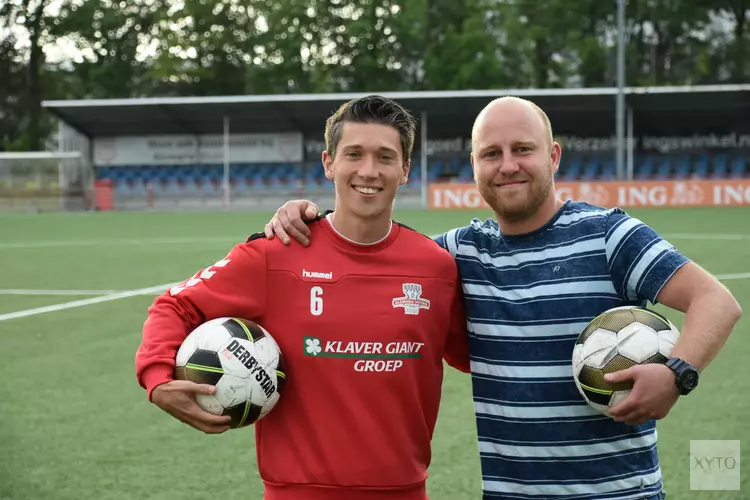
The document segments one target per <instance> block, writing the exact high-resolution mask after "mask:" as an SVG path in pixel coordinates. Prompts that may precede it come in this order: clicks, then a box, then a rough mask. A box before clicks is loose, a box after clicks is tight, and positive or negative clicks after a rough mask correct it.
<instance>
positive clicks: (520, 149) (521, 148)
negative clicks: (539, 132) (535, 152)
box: [518, 146, 531, 153]
mask: <svg viewBox="0 0 750 500" xmlns="http://www.w3.org/2000/svg"><path fill="white" fill-rule="evenodd" d="M518 151H520V152H521V153H528V152H529V151H531V148H530V147H528V146H521V147H520V148H518Z"/></svg>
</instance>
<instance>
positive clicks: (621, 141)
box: [615, 0, 625, 180]
mask: <svg viewBox="0 0 750 500" xmlns="http://www.w3.org/2000/svg"><path fill="white" fill-rule="evenodd" d="M616 120H617V122H616V124H615V125H616V130H617V158H616V162H617V178H618V179H619V180H623V179H624V178H625V161H624V156H625V155H624V153H625V0H617V118H616Z"/></svg>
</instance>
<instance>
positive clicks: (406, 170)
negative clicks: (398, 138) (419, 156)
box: [399, 160, 411, 186]
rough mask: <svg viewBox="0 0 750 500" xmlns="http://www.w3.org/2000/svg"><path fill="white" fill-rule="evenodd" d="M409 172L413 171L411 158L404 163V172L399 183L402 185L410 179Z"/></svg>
mask: <svg viewBox="0 0 750 500" xmlns="http://www.w3.org/2000/svg"><path fill="white" fill-rule="evenodd" d="M409 172H411V160H406V164H405V165H404V174H403V175H402V176H401V180H400V181H399V184H400V185H401V186H403V185H404V184H406V183H407V182H408V181H409Z"/></svg>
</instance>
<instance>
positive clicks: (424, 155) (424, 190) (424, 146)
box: [419, 111, 429, 208]
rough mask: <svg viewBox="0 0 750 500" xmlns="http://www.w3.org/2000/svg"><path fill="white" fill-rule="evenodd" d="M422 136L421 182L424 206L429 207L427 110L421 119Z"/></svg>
mask: <svg viewBox="0 0 750 500" xmlns="http://www.w3.org/2000/svg"><path fill="white" fill-rule="evenodd" d="M420 122H421V123H420V126H419V129H420V138H419V144H420V147H419V149H420V153H421V155H420V156H421V163H422V165H421V166H422V177H421V184H422V208H428V199H427V198H428V195H429V193H428V187H427V111H422V116H421V119H420Z"/></svg>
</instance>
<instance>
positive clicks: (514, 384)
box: [437, 201, 688, 500]
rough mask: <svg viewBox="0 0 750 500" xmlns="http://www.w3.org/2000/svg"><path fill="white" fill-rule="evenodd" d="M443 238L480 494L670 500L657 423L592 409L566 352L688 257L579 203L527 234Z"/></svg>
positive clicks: (492, 227) (619, 218)
mask: <svg viewBox="0 0 750 500" xmlns="http://www.w3.org/2000/svg"><path fill="white" fill-rule="evenodd" d="M437 241H438V243H439V244H440V245H441V246H443V247H444V248H446V249H447V250H448V251H450V253H451V254H452V255H453V256H454V257H455V259H456V261H457V263H458V268H459V273H460V278H461V282H462V285H463V291H464V295H465V298H466V307H467V315H468V327H469V332H470V333H469V335H470V349H471V370H472V384H473V392H474V407H475V413H476V420H477V430H478V436H479V450H480V454H481V466H482V479H483V480H482V486H483V492H484V495H483V498H484V499H486V500H489V499H493V500H497V499H502V500H511V499H512V500H521V499H524V500H531V499H555V500H574V499H575V500H583V499H617V500H625V499H648V500H657V499H659V500H660V499H663V498H664V495H665V493H664V489H663V485H662V476H661V470H660V466H659V459H658V456H657V450H656V424H655V422H654V421H650V422H647V423H646V424H643V425H639V426H629V425H626V424H622V423H617V422H615V421H614V420H612V419H610V418H609V417H606V416H604V415H601V414H600V413H598V412H596V411H595V410H594V409H592V408H590V407H589V406H588V405H587V404H586V402H585V401H584V400H583V398H582V397H581V396H580V394H579V393H578V390H577V389H576V386H575V383H574V381H573V376H572V367H571V356H572V352H573V345H574V343H575V340H576V338H577V336H578V333H579V332H580V331H581V330H582V329H583V328H584V327H585V326H586V324H587V323H588V322H589V321H591V320H592V319H593V318H594V317H596V316H597V315H599V314H600V313H602V312H603V311H605V310H607V309H610V308H613V307H617V306H623V305H645V304H646V303H647V302H648V301H650V302H652V303H655V302H656V297H657V295H658V293H659V291H660V290H661V288H662V286H664V284H665V283H666V282H667V280H669V278H670V277H671V276H672V274H674V272H675V271H677V269H679V268H680V267H681V266H682V265H683V264H685V263H686V262H688V259H687V258H686V257H684V256H683V255H681V254H680V253H679V252H677V251H676V250H675V249H674V247H672V246H671V245H670V244H669V243H668V242H667V241H665V240H664V239H662V238H661V237H660V236H659V235H658V234H656V233H655V232H654V231H653V230H652V229H650V228H649V227H648V226H646V225H645V224H643V223H642V222H640V221H639V220H637V219H635V218H631V217H629V216H628V215H627V214H626V213H625V212H623V211H622V210H620V209H609V210H607V209H603V208H599V207H594V206H591V205H588V204H585V203H580V202H572V201H568V202H566V203H565V204H564V205H563V207H562V208H561V209H560V210H559V211H558V212H557V214H556V215H555V216H554V217H553V218H552V219H551V220H550V221H549V222H548V223H547V224H546V225H544V226H543V227H541V228H540V229H538V230H536V231H533V232H531V233H528V234H524V235H512V236H509V235H503V234H501V233H500V230H499V227H498V225H497V222H495V221H494V220H487V221H486V222H481V221H480V220H477V219H475V220H474V221H472V223H471V225H469V226H466V227H462V228H458V229H454V230H451V231H449V232H447V233H445V234H443V235H441V236H439V237H438V238H437Z"/></svg>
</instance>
